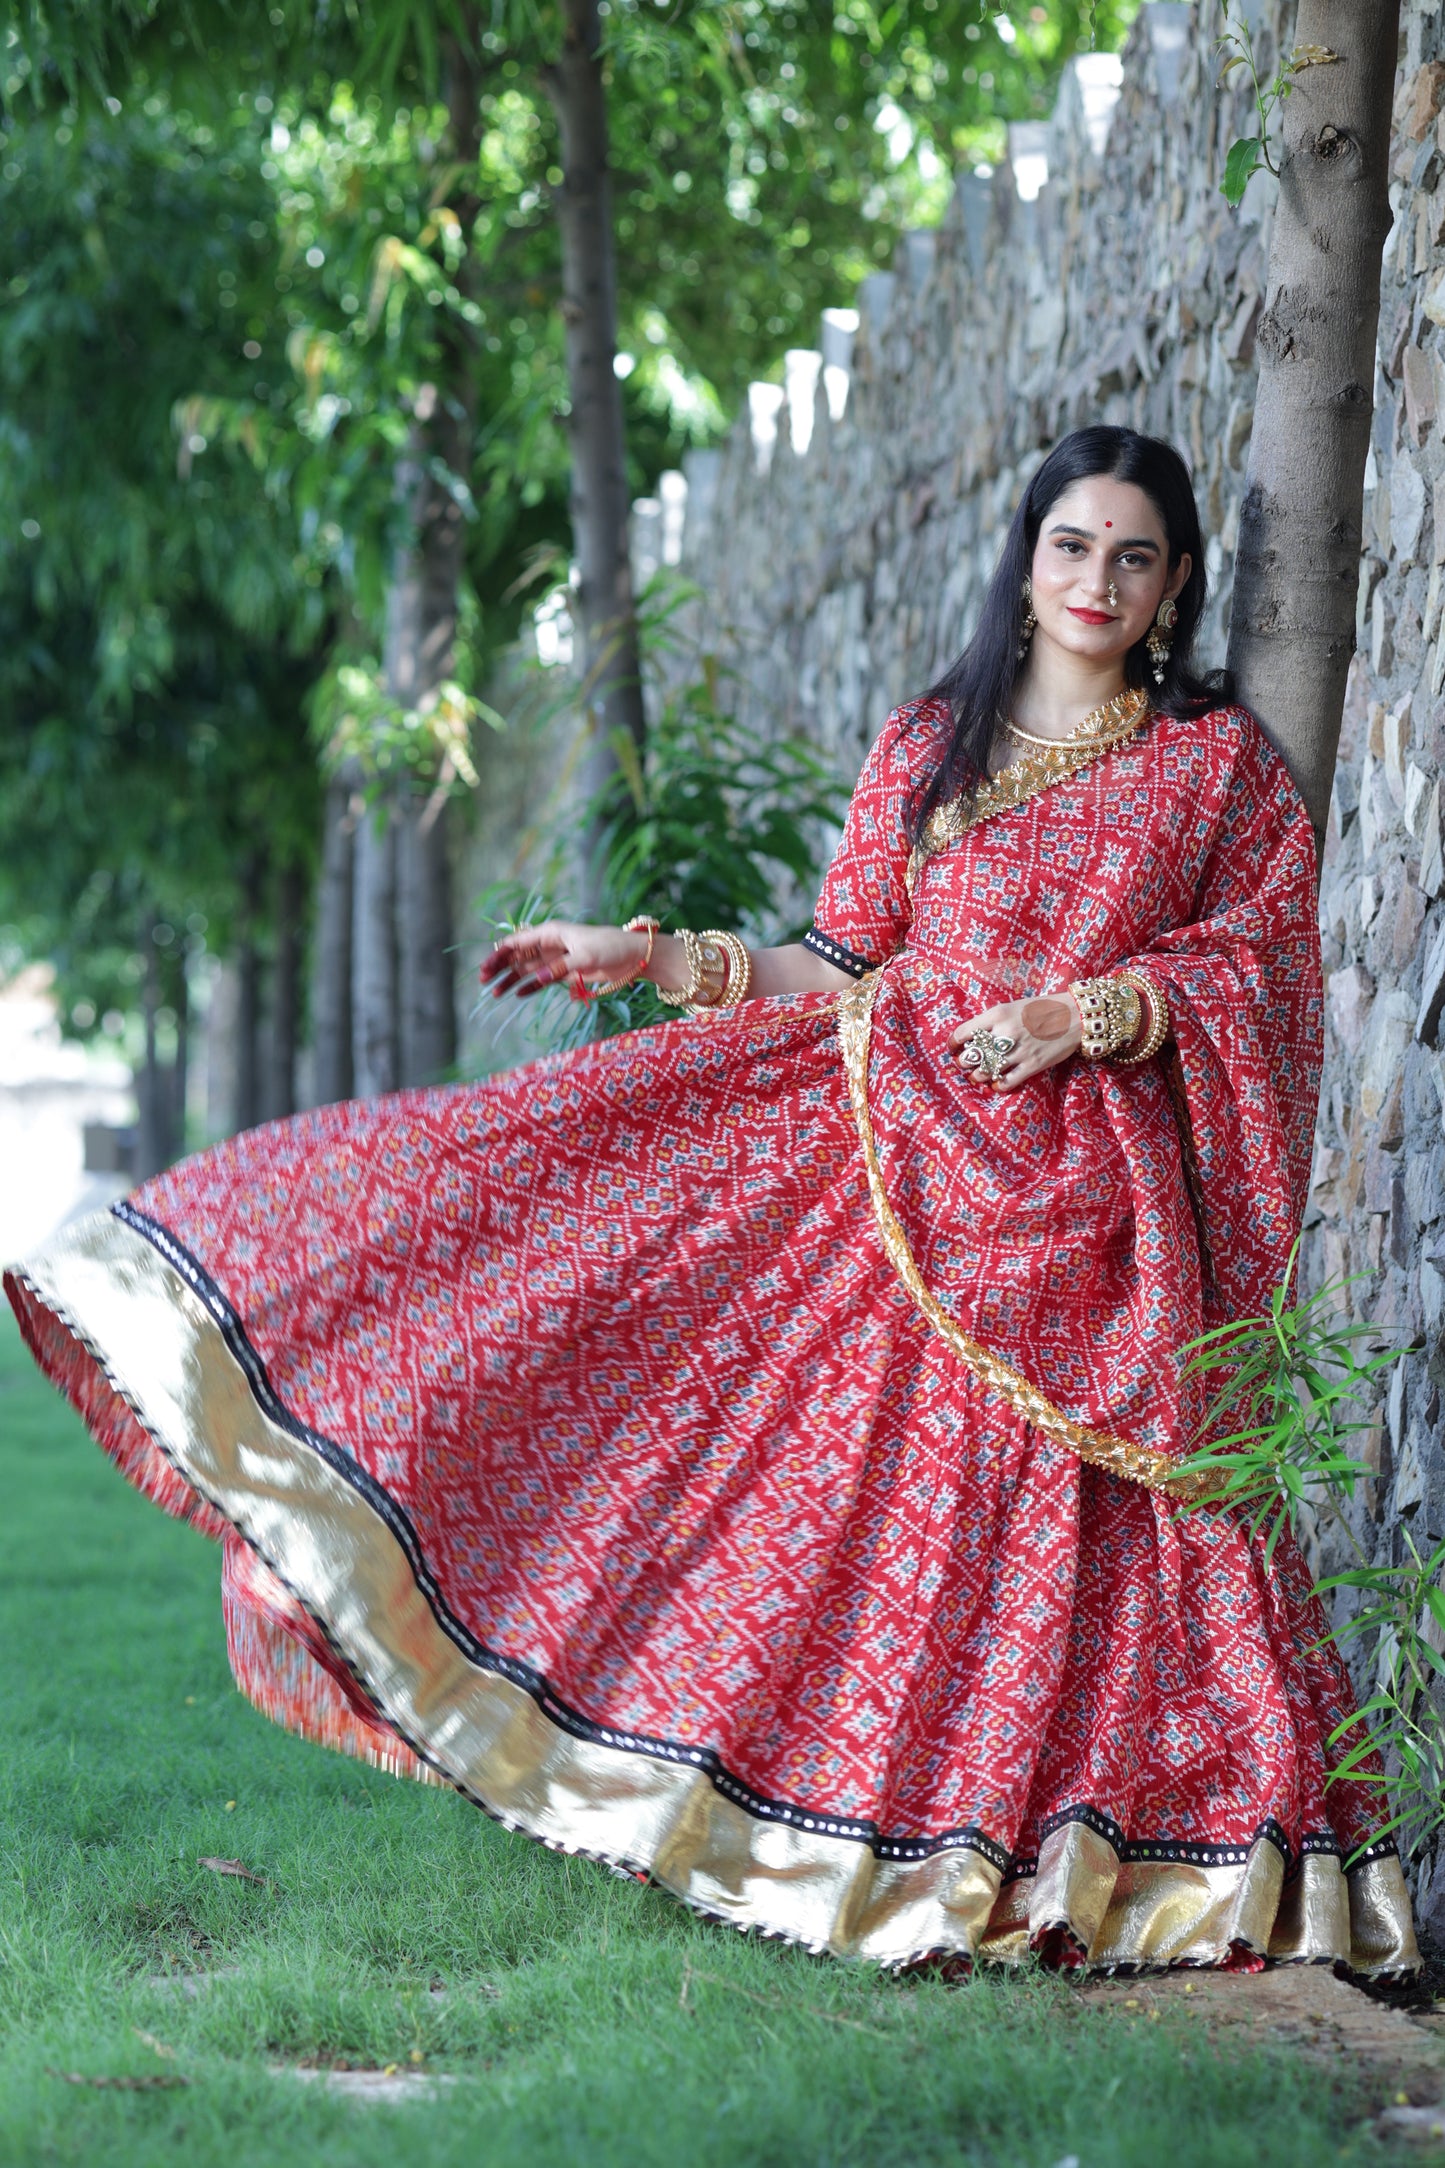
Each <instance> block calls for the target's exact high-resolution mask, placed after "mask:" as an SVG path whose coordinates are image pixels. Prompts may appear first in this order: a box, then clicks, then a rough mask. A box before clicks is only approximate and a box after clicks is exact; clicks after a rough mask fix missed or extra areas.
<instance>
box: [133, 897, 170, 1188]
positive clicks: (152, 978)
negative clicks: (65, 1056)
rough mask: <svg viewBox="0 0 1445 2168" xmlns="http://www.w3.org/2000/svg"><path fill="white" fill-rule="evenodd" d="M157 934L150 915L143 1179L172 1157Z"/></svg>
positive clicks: (140, 1104) (138, 1148)
mask: <svg viewBox="0 0 1445 2168" xmlns="http://www.w3.org/2000/svg"><path fill="white" fill-rule="evenodd" d="M155 936H156V922H155V920H154V919H153V918H150V919H147V920H146V922H145V925H144V926H143V927H142V929H141V972H142V977H141V1018H142V1022H143V1025H144V1029H145V1054H144V1056H143V1058H142V1061H141V1072H140V1075H139V1076H138V1077H137V1078H136V1090H135V1099H136V1132H135V1154H136V1169H135V1171H136V1176H137V1178H138V1180H140V1181H142V1182H146V1181H149V1179H150V1177H151V1176H152V1175H153V1174H159V1173H160V1171H161V1169H162V1168H163V1167H164V1166H165V1165H166V1164H167V1160H168V1154H167V1151H166V1127H167V1124H166V1107H165V1080H164V1078H163V1077H162V1075H161V1065H160V1053H159V1049H158V1047H157V1045H156V1012H157V1010H158V1009H159V1008H160V1005H161V958H160V950H159V948H158V947H157V945H156V937H155Z"/></svg>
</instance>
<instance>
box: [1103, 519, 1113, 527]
mask: <svg viewBox="0 0 1445 2168" xmlns="http://www.w3.org/2000/svg"><path fill="white" fill-rule="evenodd" d="M1113 524H1114V522H1113V521H1112V520H1111V519H1106V520H1105V522H1104V525H1105V526H1106V527H1112V526H1113Z"/></svg>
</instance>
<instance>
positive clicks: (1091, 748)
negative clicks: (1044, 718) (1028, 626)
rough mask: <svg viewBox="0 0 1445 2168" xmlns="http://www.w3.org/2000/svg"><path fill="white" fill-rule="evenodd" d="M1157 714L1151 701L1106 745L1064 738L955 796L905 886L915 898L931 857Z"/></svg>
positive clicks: (934, 820) (932, 822)
mask: <svg viewBox="0 0 1445 2168" xmlns="http://www.w3.org/2000/svg"><path fill="white" fill-rule="evenodd" d="M1152 715H1153V710H1152V709H1151V708H1150V706H1149V703H1148V701H1147V700H1146V701H1145V702H1144V704H1143V706H1142V708H1141V709H1140V711H1139V713H1138V714H1137V715H1135V716H1134V717H1132V718H1131V720H1130V721H1129V722H1128V723H1127V724H1126V725H1125V726H1123V727H1122V728H1120V729H1119V730H1117V731H1116V732H1115V733H1114V734H1113V736H1112V737H1110V738H1109V740H1108V742H1107V743H1106V744H1102V745H1101V744H1099V743H1097V742H1096V743H1094V744H1092V745H1088V744H1083V743H1081V742H1079V741H1078V740H1071V739H1069V738H1061V739H1060V741H1059V743H1058V744H1057V745H1051V746H1049V747H1047V748H1041V749H1040V750H1039V751H1038V752H1035V753H1029V754H1028V755H1026V757H1025V758H1024V759H1023V760H1016V761H1013V762H1012V763H1011V764H1010V765H1009V766H1008V767H1007V768H1005V769H1004V770H1003V772H1002V773H1001V774H1000V775H996V776H994V777H992V778H991V780H990V781H988V782H987V783H981V784H980V785H979V787H978V789H977V790H976V791H975V792H974V793H973V796H972V797H971V798H968V799H962V798H954V799H951V800H950V801H949V803H948V804H947V805H943V806H939V807H938V808H937V809H936V810H935V811H934V812H933V813H932V814H930V816H929V819H928V824H927V826H926V827H925V829H924V831H923V834H922V836H921V837H920V839H919V840H918V842H917V843H915V844H914V846H913V849H912V850H911V851H910V852H909V854H908V868H907V871H906V872H905V874H904V876H903V885H904V887H905V888H906V890H907V891H908V895H909V899H910V901H911V900H912V896H913V890H914V887H915V885H916V884H917V881H918V876H919V875H920V873H922V871H923V869H924V867H925V866H926V865H927V864H928V861H929V859H930V858H936V857H937V856H938V854H939V852H940V851H946V850H948V849H949V848H950V847H951V846H952V845H953V844H955V843H958V842H961V841H962V839H963V837H964V836H966V835H967V834H968V832H969V830H970V829H971V828H977V827H979V826H980V824H981V823H982V822H984V821H986V820H992V819H993V818H994V817H995V816H996V815H997V814H1000V813H1011V812H1012V811H1013V809H1014V807H1015V806H1020V805H1026V804H1027V803H1028V801H1029V799H1030V798H1037V797H1038V795H1039V793H1040V791H1045V790H1048V789H1050V788H1051V787H1052V785H1053V784H1055V783H1065V782H1067V781H1068V780H1069V778H1070V777H1071V776H1075V775H1079V774H1082V772H1083V770H1084V769H1085V768H1091V767H1092V766H1093V764H1094V762H1095V761H1096V760H1102V759H1103V758H1104V756H1105V754H1107V753H1116V752H1118V750H1119V748H1120V747H1121V746H1124V745H1128V744H1129V743H1130V742H1131V741H1132V740H1133V739H1134V738H1137V737H1138V735H1139V733H1140V731H1141V730H1142V729H1143V728H1144V725H1145V724H1146V723H1147V722H1149V721H1150V720H1151V718H1152Z"/></svg>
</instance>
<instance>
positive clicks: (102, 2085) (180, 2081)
mask: <svg viewBox="0 0 1445 2168" xmlns="http://www.w3.org/2000/svg"><path fill="white" fill-rule="evenodd" d="M45 2075H46V2077H47V2078H59V2080H60V2082H61V2084H62V2085H92V2086H95V2087H96V2088H97V2089H98V2090H100V2091H110V2092H117V2093H169V2092H174V2091H175V2089H176V2088H177V2087H178V2086H181V2085H189V2084H190V2082H191V2081H190V2079H189V2078H183V2077H182V2076H181V2075H180V2073H179V2071H175V2070H155V2071H150V2072H148V2073H147V2074H146V2076H144V2077H139V2078H130V2077H120V2078H99V2077H91V2076H90V2075H89V2073H88V2072H86V2071H84V2070H52V2069H51V2068H50V2066H49V2064H47V2065H46V2068H45Z"/></svg>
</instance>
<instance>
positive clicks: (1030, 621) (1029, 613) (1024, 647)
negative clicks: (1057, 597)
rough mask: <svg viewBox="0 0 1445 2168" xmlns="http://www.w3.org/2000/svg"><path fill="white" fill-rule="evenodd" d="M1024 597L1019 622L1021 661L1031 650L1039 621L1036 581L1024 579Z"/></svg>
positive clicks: (1019, 656)
mask: <svg viewBox="0 0 1445 2168" xmlns="http://www.w3.org/2000/svg"><path fill="white" fill-rule="evenodd" d="M1023 598H1024V614H1023V618H1022V620H1021V621H1020V624H1019V644H1018V659H1019V661H1020V662H1022V661H1023V659H1024V657H1025V655H1027V653H1028V651H1029V642H1030V640H1032V638H1033V636H1034V627H1035V625H1037V623H1038V619H1037V618H1036V617H1035V615H1034V583H1033V581H1032V580H1029V579H1026V580H1025V581H1024V584H1023Z"/></svg>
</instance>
